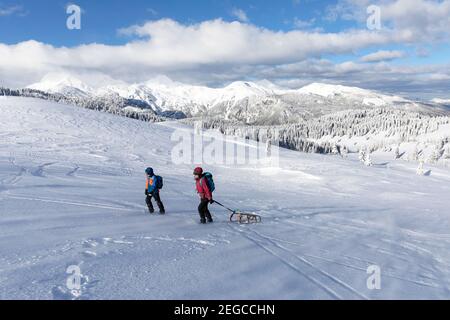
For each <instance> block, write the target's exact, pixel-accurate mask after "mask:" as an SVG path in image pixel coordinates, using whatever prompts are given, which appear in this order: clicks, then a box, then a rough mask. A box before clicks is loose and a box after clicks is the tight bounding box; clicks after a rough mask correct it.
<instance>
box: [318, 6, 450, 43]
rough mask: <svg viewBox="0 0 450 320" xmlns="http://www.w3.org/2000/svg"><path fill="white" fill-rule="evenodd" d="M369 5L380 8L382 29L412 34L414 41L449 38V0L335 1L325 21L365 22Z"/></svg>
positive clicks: (329, 8)
mask: <svg viewBox="0 0 450 320" xmlns="http://www.w3.org/2000/svg"><path fill="white" fill-rule="evenodd" d="M369 5H376V6H379V7H380V12H381V22H382V26H383V28H389V29H391V30H395V31H397V32H405V33H406V32H407V33H411V34H414V37H415V39H416V40H417V41H420V40H423V41H431V40H433V41H445V40H448V39H449V37H450V0H339V1H338V2H337V4H335V5H331V6H328V8H327V14H326V16H325V18H326V19H328V20H333V21H334V20H338V19H342V20H353V21H357V22H359V23H361V24H362V25H363V24H365V23H366V20H367V17H368V15H367V12H366V9H367V7H368V6H369Z"/></svg>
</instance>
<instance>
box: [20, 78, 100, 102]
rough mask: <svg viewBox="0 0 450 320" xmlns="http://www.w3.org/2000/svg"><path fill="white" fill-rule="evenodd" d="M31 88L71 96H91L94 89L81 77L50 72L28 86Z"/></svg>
mask: <svg viewBox="0 0 450 320" xmlns="http://www.w3.org/2000/svg"><path fill="white" fill-rule="evenodd" d="M28 88H29V89H34V90H40V91H44V92H48V93H60V94H64V95H69V96H80V97H84V96H89V95H90V94H92V93H93V92H94V90H93V89H92V88H91V87H89V86H88V85H86V84H85V83H84V82H83V81H81V80H80V79H77V78H75V77H72V76H69V75H60V74H49V75H46V76H45V77H44V78H43V79H42V80H41V81H40V82H38V83H34V84H32V85H30V86H28Z"/></svg>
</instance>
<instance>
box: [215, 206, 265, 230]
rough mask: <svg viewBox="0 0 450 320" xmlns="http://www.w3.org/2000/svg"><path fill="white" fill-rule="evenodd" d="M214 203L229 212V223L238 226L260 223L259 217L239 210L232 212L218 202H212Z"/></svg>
mask: <svg viewBox="0 0 450 320" xmlns="http://www.w3.org/2000/svg"><path fill="white" fill-rule="evenodd" d="M214 203H217V204H218V205H219V206H221V207H223V208H225V209H227V210H228V211H230V212H231V214H230V222H237V223H240V224H250V223H260V222H261V216H259V215H257V214H254V213H247V212H241V211H239V210H232V209H230V208H228V207H225V206H224V205H223V204H221V203H220V202H217V201H215V200H214Z"/></svg>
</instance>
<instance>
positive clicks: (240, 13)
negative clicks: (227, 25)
mask: <svg viewBox="0 0 450 320" xmlns="http://www.w3.org/2000/svg"><path fill="white" fill-rule="evenodd" d="M231 15H232V16H233V17H235V18H237V19H238V20H239V21H241V22H249V21H250V19H249V18H248V16H247V13H246V12H245V11H244V10H242V9H239V8H233V9H232V10H231Z"/></svg>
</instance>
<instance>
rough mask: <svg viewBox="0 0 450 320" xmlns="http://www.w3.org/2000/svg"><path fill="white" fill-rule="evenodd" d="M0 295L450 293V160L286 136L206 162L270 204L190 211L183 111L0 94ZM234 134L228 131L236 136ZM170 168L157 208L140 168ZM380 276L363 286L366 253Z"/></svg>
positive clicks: (220, 187)
mask: <svg viewBox="0 0 450 320" xmlns="http://www.w3.org/2000/svg"><path fill="white" fill-rule="evenodd" d="M0 114H1V117H0V248H1V249H0V250H1V252H0V299H22V298H24V299H74V298H75V297H74V296H73V295H72V294H71V293H70V290H69V289H68V288H67V287H66V280H67V278H68V277H69V274H67V273H66V270H67V268H68V267H69V266H71V265H76V266H79V268H80V270H81V272H82V278H81V296H80V297H79V298H81V299H137V298H143V299H231V298H232V299H365V298H371V299H378V298H400V299H406V298H419V299H426V298H439V299H448V298H450V251H449V247H450V209H449V208H450V198H449V196H448V195H449V194H450V171H449V170H448V169H444V168H439V167H429V168H430V169H431V170H432V173H431V175H430V176H418V175H416V174H415V171H416V167H417V164H416V163H408V162H404V161H396V162H393V161H390V160H386V159H383V158H382V157H377V156H375V157H374V159H373V162H374V166H373V167H365V166H363V165H362V164H360V163H359V162H358V160H357V159H356V157H357V156H356V155H351V156H350V157H349V158H348V159H341V158H339V157H337V156H323V155H317V154H304V153H298V152H294V151H289V150H280V166H279V168H255V167H252V166H248V167H245V166H236V167H233V166H225V165H215V166H206V169H207V170H208V171H211V172H213V173H214V176H215V182H216V188H217V190H216V192H215V197H216V199H217V200H219V201H221V202H223V203H224V204H227V205H229V206H231V207H236V208H239V209H242V210H247V211H254V212H256V213H258V214H260V215H261V216H262V217H263V223H262V224H257V225H236V224H230V223H227V219H228V213H227V212H226V211H224V209H223V208H221V207H218V206H217V205H213V206H212V212H213V215H214V217H215V219H216V222H215V223H214V224H210V225H206V226H203V225H199V224H198V215H197V212H196V207H197V204H198V200H197V195H196V194H195V190H194V182H193V178H192V169H193V167H194V164H183V165H175V164H173V163H172V160H171V150H172V148H173V146H174V145H175V142H172V141H171V134H172V133H173V132H174V130H177V129H178V130H183V129H184V130H189V129H188V128H187V127H183V126H182V125H180V124H176V123H165V124H149V123H145V122H140V121H136V120H131V119H127V118H122V117H118V116H114V115H110V114H105V113H100V112H95V111H90V110H85V109H80V108H76V107H71V106H64V105H59V104H55V103H50V102H47V101H42V100H34V99H27V98H2V99H0ZM230 143H232V142H230ZM147 166H153V167H154V168H155V170H156V172H157V174H160V175H162V176H164V181H165V186H164V189H163V191H162V199H163V201H164V203H165V206H166V210H167V212H168V213H167V215H166V216H159V215H155V216H150V215H149V214H148V213H147V209H146V206H145V203H144V184H145V178H144V174H143V172H144V169H145V167H147ZM371 265H377V266H379V267H380V270H381V289H380V290H369V289H368V288H367V284H366V281H367V278H368V276H369V275H368V274H367V268H368V267H369V266H371Z"/></svg>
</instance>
